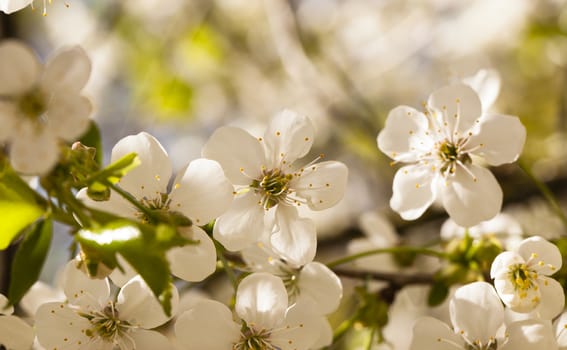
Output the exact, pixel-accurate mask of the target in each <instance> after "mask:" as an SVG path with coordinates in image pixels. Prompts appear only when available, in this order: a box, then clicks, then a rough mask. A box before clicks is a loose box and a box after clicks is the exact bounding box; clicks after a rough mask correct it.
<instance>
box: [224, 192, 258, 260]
mask: <svg viewBox="0 0 567 350" xmlns="http://www.w3.org/2000/svg"><path fill="white" fill-rule="evenodd" d="M264 215H265V209H264V208H263V207H262V206H260V205H258V199H257V198H256V196H255V195H254V194H253V193H248V194H245V195H243V196H241V197H237V198H235V199H234V201H233V202H232V205H231V207H230V209H229V210H228V211H227V212H226V213H224V214H223V215H221V216H220V217H219V218H218V219H217V221H216V222H215V227H214V231H213V236H214V237H215V239H216V240H217V241H219V242H220V243H221V244H222V245H223V246H224V247H225V248H226V249H228V250H231V251H238V250H241V249H244V248H246V247H247V246H249V245H251V244H253V243H255V242H257V241H258V239H259V238H260V236H261V235H262V232H263V231H264Z"/></svg>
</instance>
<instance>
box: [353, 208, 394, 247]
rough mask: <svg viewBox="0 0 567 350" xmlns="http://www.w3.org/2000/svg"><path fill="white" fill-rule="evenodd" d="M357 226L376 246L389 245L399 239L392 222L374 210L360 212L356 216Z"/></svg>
mask: <svg viewBox="0 0 567 350" xmlns="http://www.w3.org/2000/svg"><path fill="white" fill-rule="evenodd" d="M358 226H359V227H360V229H361V230H362V232H363V233H364V235H366V237H368V239H369V240H370V241H371V242H372V243H373V244H374V245H375V246H376V247H391V246H393V245H396V244H398V242H399V240H400V238H399V237H398V234H397V232H396V230H395V229H394V226H393V225H392V223H391V222H390V221H389V220H388V219H386V217H384V216H383V215H381V214H379V213H377V212H375V211H367V212H364V213H362V214H361V215H360V217H359V218H358ZM368 249H371V248H370V247H368V248H367V250H368Z"/></svg>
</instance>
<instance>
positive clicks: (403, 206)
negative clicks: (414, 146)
mask: <svg viewBox="0 0 567 350" xmlns="http://www.w3.org/2000/svg"><path fill="white" fill-rule="evenodd" d="M436 176H437V174H436V173H435V171H433V170H431V168H430V167H428V166H423V165H406V166H404V167H402V168H400V169H399V170H398V171H397V172H396V175H395V176H394V182H393V184H392V187H393V191H394V193H393V195H392V198H391V199H390V207H392V209H393V210H395V211H396V212H398V213H399V214H400V216H401V217H402V218H404V219H405V220H415V219H417V218H418V217H420V216H421V215H422V214H423V213H424V212H425V210H426V209H427V208H429V206H430V205H431V203H433V201H434V200H435V196H436V193H435V187H434V182H435V181H434V180H435V177H436Z"/></svg>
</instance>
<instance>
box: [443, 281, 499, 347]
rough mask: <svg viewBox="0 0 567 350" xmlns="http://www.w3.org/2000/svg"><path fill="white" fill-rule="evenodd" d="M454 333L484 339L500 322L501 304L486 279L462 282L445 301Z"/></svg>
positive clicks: (493, 333) (490, 337)
mask: <svg viewBox="0 0 567 350" xmlns="http://www.w3.org/2000/svg"><path fill="white" fill-rule="evenodd" d="M449 308H450V313H451V322H452V323H453V326H454V328H455V333H460V334H462V335H463V337H465V338H466V339H468V340H469V342H470V343H471V344H472V343H473V342H475V341H477V340H480V341H481V343H482V344H486V343H488V342H489V341H490V340H491V339H493V338H495V337H496V333H497V332H498V329H499V328H500V327H501V326H502V324H503V323H504V307H503V306H502V302H501V301H500V298H499V297H498V294H496V291H495V290H494V287H492V285H490V284H488V283H486V282H473V283H470V284H466V285H464V286H462V287H460V288H458V289H457V290H456V291H455V294H454V296H453V298H452V299H451V302H450V304H449Z"/></svg>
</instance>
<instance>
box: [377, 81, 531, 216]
mask: <svg viewBox="0 0 567 350" xmlns="http://www.w3.org/2000/svg"><path fill="white" fill-rule="evenodd" d="M525 138H526V130H525V128H524V126H523V125H522V123H521V122H520V120H519V119H518V118H517V117H514V116H507V115H490V114H487V115H483V114H482V107H481V103H480V99H479V97H478V95H477V94H476V92H475V91H474V90H473V89H472V88H470V87H469V86H467V85H464V84H461V83H459V84H453V85H449V86H446V87H443V88H441V89H439V90H437V91H435V92H433V93H432V94H431V96H429V100H428V102H427V104H425V112H424V113H422V112H419V111H417V110H416V109H414V108H411V107H407V106H399V107H396V108H394V109H393V110H392V111H390V113H389V115H388V119H387V120H386V125H385V127H384V129H383V130H382V131H381V132H380V133H379V135H378V138H377V141H378V147H379V148H380V150H381V151H382V152H384V153H385V154H387V155H388V156H389V157H390V158H392V159H393V160H394V162H395V163H397V162H401V163H409V164H408V165H405V166H404V167H402V168H401V169H399V170H398V171H397V173H396V175H395V177H394V183H393V196H392V198H391V200H390V206H391V207H392V209H394V210H395V211H397V212H398V213H399V214H400V215H401V216H402V218H404V219H406V220H413V219H416V218H418V217H420V216H421V215H422V214H423V212H424V211H425V210H426V209H427V208H428V207H429V206H430V205H431V204H432V203H433V202H434V201H435V200H436V199H437V198H440V199H441V200H442V202H443V206H444V207H445V210H447V212H448V213H449V215H450V216H451V218H452V219H453V220H455V222H456V223H457V224H459V225H460V226H465V227H469V226H473V225H476V224H478V223H479V222H481V221H484V220H488V219H490V218H492V217H494V216H495V215H496V214H498V212H499V211H500V208H501V206H502V189H501V188H500V185H499V184H498V182H497V181H496V179H495V177H494V175H492V173H491V172H490V171H489V170H488V169H486V168H484V167H482V166H479V165H477V163H478V162H477V160H481V159H482V160H484V161H485V162H486V163H488V164H489V165H492V166H497V165H501V164H504V163H510V162H513V161H515V160H516V159H517V158H518V156H519V155H520V152H521V151H522V148H523V145H524V142H525Z"/></svg>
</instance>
